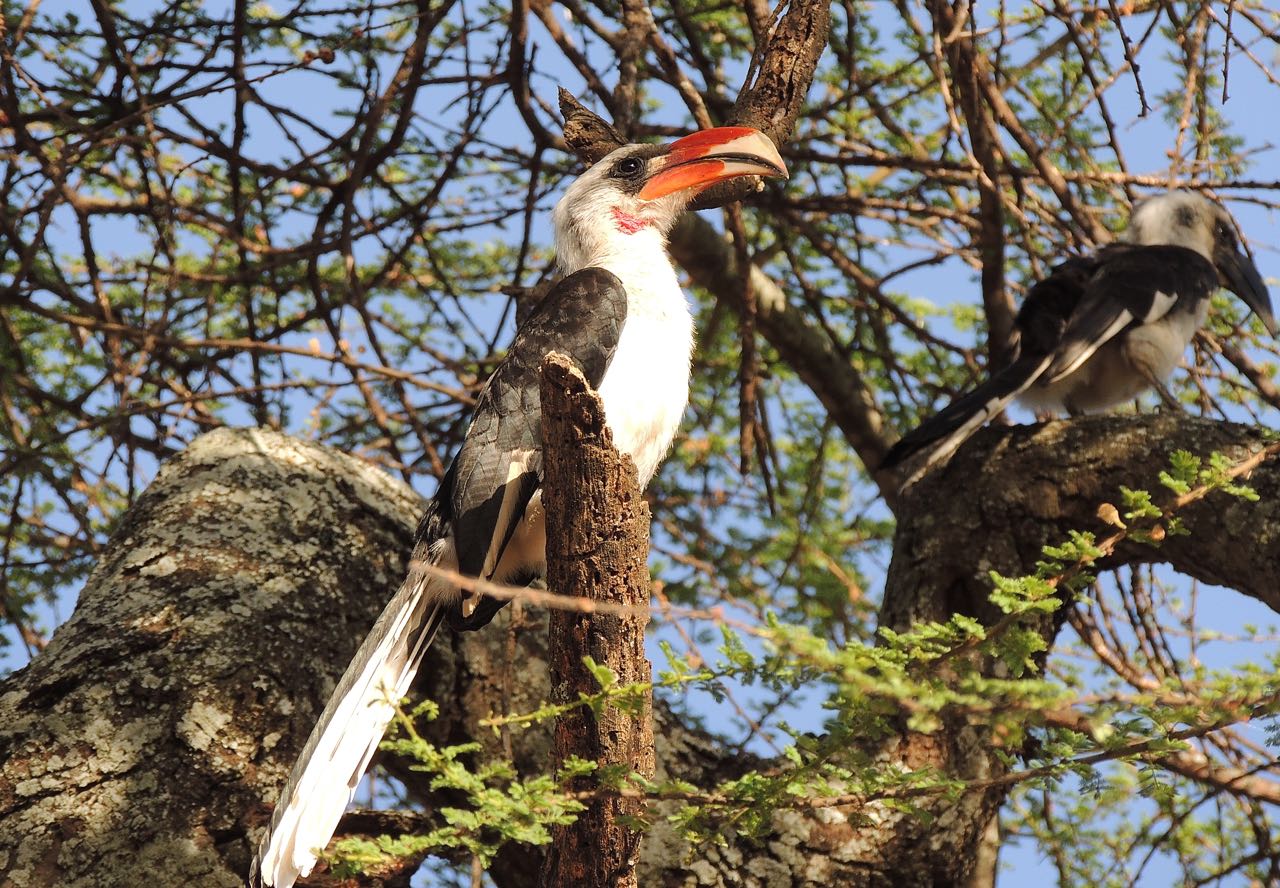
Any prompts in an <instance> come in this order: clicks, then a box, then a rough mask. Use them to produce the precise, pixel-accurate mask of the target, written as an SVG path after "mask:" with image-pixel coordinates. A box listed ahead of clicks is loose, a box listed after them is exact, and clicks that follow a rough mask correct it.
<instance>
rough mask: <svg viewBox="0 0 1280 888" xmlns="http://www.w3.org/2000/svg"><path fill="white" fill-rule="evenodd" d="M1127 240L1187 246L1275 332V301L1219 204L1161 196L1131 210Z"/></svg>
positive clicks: (1188, 194) (1180, 194) (1183, 195)
mask: <svg viewBox="0 0 1280 888" xmlns="http://www.w3.org/2000/svg"><path fill="white" fill-rule="evenodd" d="M1122 239H1123V240H1125V241H1127V242H1128V243H1132V244H1142V245H1147V246H1157V245H1162V246H1172V247H1185V248H1186V249H1188V250H1195V251H1196V252H1197V253H1199V254H1200V255H1201V256H1203V257H1204V258H1206V259H1208V260H1209V261H1210V262H1212V263H1213V266H1214V268H1216V269H1217V270H1218V278H1219V280H1220V281H1221V283H1222V286H1224V287H1226V288H1227V289H1228V290H1231V291H1232V292H1233V293H1235V294H1236V295H1237V296H1239V297H1240V298H1241V299H1242V300H1244V303H1245V304H1246V305H1248V306H1249V308H1251V309H1253V311H1254V313H1255V314H1256V315H1257V316H1258V317H1259V318H1261V319H1262V323H1263V325H1264V326H1266V328H1267V331H1268V332H1270V333H1271V335H1273V336H1274V335H1275V334H1276V322H1275V318H1274V316H1273V315H1272V313H1271V298H1270V296H1269V295H1268V294H1267V288H1266V285H1265V284H1263V282H1262V275H1260V274H1259V273H1258V269H1257V267H1256V266H1255V265H1254V264H1253V260H1252V259H1250V258H1249V257H1248V255H1246V254H1245V252H1244V251H1243V250H1242V249H1241V248H1240V242H1239V238H1238V237H1237V236H1236V223H1235V220H1234V219H1232V218H1231V214H1230V213H1228V212H1227V211H1226V209H1224V208H1223V207H1222V205H1221V204H1219V203H1217V202H1216V201H1212V200H1210V199H1209V198H1207V197H1205V196H1204V195H1203V194H1199V193H1197V192H1195V191H1170V192H1167V193H1165V194H1157V195H1155V196H1154V197H1149V198H1147V199H1146V200H1144V201H1142V202H1140V203H1139V204H1138V205H1137V206H1135V207H1134V208H1133V217H1132V218H1131V219H1130V220H1129V228H1128V230H1127V231H1125V233H1124V236H1123V238H1122Z"/></svg>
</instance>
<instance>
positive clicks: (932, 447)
mask: <svg viewBox="0 0 1280 888" xmlns="http://www.w3.org/2000/svg"><path fill="white" fill-rule="evenodd" d="M1052 360H1053V356H1052V355H1025V354H1024V355H1022V356H1021V357H1019V358H1018V359H1017V360H1016V361H1014V362H1013V363H1012V364H1010V365H1009V366H1008V367H1005V368H1004V369H1003V370H1001V371H1000V372H999V373H997V374H996V375H995V376H992V377H991V378H990V379H988V380H987V381H986V382H984V383H982V384H981V385H979V386H978V387H977V388H976V389H974V390H973V391H971V392H969V393H968V394H966V395H961V396H960V397H959V398H956V400H954V401H952V402H951V403H950V404H948V405H947V406H946V407H945V408H943V409H942V410H941V411H940V412H939V413H937V414H935V415H934V416H932V417H930V418H929V419H927V420H925V421H924V422H923V423H921V424H920V425H919V426H917V427H916V428H915V429H913V430H912V431H910V432H908V433H907V434H906V435H905V436H904V437H903V438H902V439H901V440H900V441H898V443H896V444H894V445H893V447H891V448H890V449H889V452H888V453H887V454H885V458H884V460H883V461H882V462H881V463H880V468H882V469H891V468H894V467H895V466H897V465H900V464H901V463H903V462H905V461H906V460H908V459H910V458H911V457H913V456H915V455H916V454H918V453H920V452H921V451H926V450H927V455H926V456H925V457H924V458H923V459H922V460H921V461H920V463H919V464H918V465H917V466H916V468H915V469H914V470H913V471H912V473H911V474H910V475H908V476H907V478H906V479H904V481H903V484H902V486H903V487H906V486H907V485H910V484H914V483H915V482H916V481H917V480H919V478H920V477H921V476H922V475H924V473H925V472H927V471H928V470H929V469H930V468H931V467H933V466H934V465H936V464H937V463H939V462H941V461H942V460H944V459H946V458H947V457H949V456H950V455H951V454H952V453H954V452H955V451H956V449H957V448H959V446H960V445H961V444H963V443H964V442H965V441H966V440H968V439H969V436H970V435H972V434H973V433H974V432H976V431H977V430H978V429H979V428H981V427H982V426H983V425H985V424H986V423H987V422H988V421H989V420H990V419H991V418H992V417H993V416H995V415H996V414H997V413H999V412H1000V411H1001V410H1003V409H1004V408H1005V407H1007V406H1008V404H1009V402H1010V401H1012V400H1013V399H1014V398H1016V397H1017V396H1018V395H1019V394H1021V393H1022V392H1023V391H1025V390H1026V389H1027V387H1028V386H1030V385H1031V384H1032V383H1033V382H1035V381H1036V379H1037V378H1039V376H1040V374H1041V373H1043V372H1044V370H1045V368H1046V367H1048V366H1049V364H1050V363H1051V362H1052Z"/></svg>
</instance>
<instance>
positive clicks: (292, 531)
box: [0, 415, 1280, 888]
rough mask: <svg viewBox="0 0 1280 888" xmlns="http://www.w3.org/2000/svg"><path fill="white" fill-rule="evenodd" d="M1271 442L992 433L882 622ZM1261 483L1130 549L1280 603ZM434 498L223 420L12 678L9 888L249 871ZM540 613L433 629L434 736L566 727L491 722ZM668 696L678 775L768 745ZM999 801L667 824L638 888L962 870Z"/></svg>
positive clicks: (666, 723) (542, 689) (1, 806)
mask: <svg viewBox="0 0 1280 888" xmlns="http://www.w3.org/2000/svg"><path fill="white" fill-rule="evenodd" d="M1262 442H1263V433H1262V432H1261V431H1260V430H1257V429H1253V428H1247V427H1243V426H1237V425H1231V424H1223V423H1213V422H1207V421H1203V420H1195V419H1191V418H1188V417H1185V416H1179V415H1158V416H1145V417H1133V416H1125V417H1104V418H1091V419H1085V420H1076V421H1070V422H1055V423H1049V424H1045V425H1037V426H1022V427H1015V428H1013V429H1006V428H993V429H988V430H985V431H983V432H981V433H979V434H978V435H977V436H975V437H974V438H973V439H972V440H971V441H970V442H969V443H967V444H966V445H965V446H964V447H963V448H962V449H961V450H960V452H959V453H958V454H957V455H956V457H955V458H954V459H953V460H952V462H951V463H950V464H948V465H947V466H945V467H944V468H942V469H941V470H940V471H938V472H936V473H935V474H934V475H932V476H930V477H928V478H926V479H925V480H924V481H923V482H921V484H920V485H918V486H917V487H916V488H915V489H914V490H913V491H911V492H910V493H909V495H908V496H907V497H905V498H904V501H903V505H902V508H901V510H900V529H899V535H898V540H897V546H896V549H895V555H894V560H893V563H892V565H891V568H890V572H889V579H888V587H887V589H886V592H885V609H884V613H883V620H884V623H885V625H891V626H903V625H906V624H907V623H909V622H911V621H912V620H915V619H933V618H944V617H946V616H947V615H949V614H950V613H952V612H953V611H963V612H967V613H974V614H978V615H979V616H980V617H982V618H983V619H984V620H988V621H989V620H990V619H992V618H993V616H994V615H993V614H992V613H991V612H990V608H988V606H987V605H986V589H987V586H986V579H985V577H986V571H987V570H989V569H996V570H1001V571H1004V572H1008V573H1018V572H1022V571H1025V570H1026V569H1028V566H1029V565H1030V564H1031V563H1032V562H1033V561H1034V559H1035V558H1036V557H1037V556H1038V554H1039V549H1040V546H1041V545H1043V544H1044V543H1046V542H1057V541H1059V540H1061V539H1062V538H1063V536H1064V534H1065V532H1066V531H1067V530H1068V529H1078V528H1085V529H1091V528H1092V529H1096V528H1097V519H1096V518H1095V517H1094V515H1095V511H1096V509H1097V506H1098V504H1099V503H1101V502H1104V501H1112V502H1114V501H1115V499H1116V496H1117V490H1118V488H1119V485H1121V484H1126V485H1128V486H1130V487H1147V488H1150V489H1152V490H1153V491H1158V490H1159V489H1160V488H1159V486H1158V483H1157V481H1156V473H1157V472H1158V471H1159V470H1160V469H1161V468H1163V467H1164V466H1165V465H1166V464H1167V456H1168V454H1169V453H1170V452H1172V451H1173V450H1175V449H1185V450H1189V451H1192V452H1193V453H1197V454H1201V455H1207V454H1209V453H1211V452H1213V451H1215V450H1216V451H1223V452H1225V453H1227V454H1229V455H1231V456H1240V455H1242V454H1244V453H1246V452H1248V451H1251V450H1256V449H1257V448H1258V447H1260V446H1262ZM1249 483H1250V484H1252V485H1253V486H1254V488H1255V489H1257V490H1258V492H1259V493H1260V494H1261V496H1262V499H1261V501H1260V502H1257V503H1248V502H1244V501H1242V500H1237V499H1233V498H1230V497H1228V496H1225V495H1222V494H1213V495H1211V496H1210V497H1209V498H1207V499H1206V500H1204V501H1203V502H1200V503H1196V504H1194V505H1192V506H1189V507H1188V508H1186V509H1185V510H1183V511H1182V512H1181V513H1180V514H1181V515H1182V517H1183V519H1184V520H1185V522H1186V525H1187V527H1188V529H1189V530H1190V531H1191V534H1190V535H1189V536H1186V537H1171V538H1169V539H1168V540H1166V541H1165V544H1164V545H1163V546H1162V547H1161V548H1159V549H1153V548H1151V547H1148V546H1140V545H1130V546H1122V547H1121V548H1120V549H1119V550H1118V552H1117V555H1116V559H1115V560H1116V561H1117V562H1129V563H1133V562H1139V561H1153V560H1163V561H1169V562H1171V563H1172V564H1173V565H1174V566H1175V567H1176V568H1177V569H1179V570H1181V571H1184V572H1186V573H1187V574H1189V575H1192V576H1195V577H1198V578H1201V579H1204V580H1206V581H1211V582H1215V583H1222V584H1225V585H1228V586H1232V587H1234V588H1237V589H1239V590H1240V591H1241V592H1243V593H1244V594H1247V595H1251V596H1253V597H1256V598H1258V599H1259V600H1260V601H1263V602H1265V603H1267V604H1268V605H1269V606H1271V607H1273V608H1276V609H1280V600H1278V599H1277V594H1276V589H1277V588H1280V582H1278V580H1280V545H1277V535H1278V534H1280V469H1278V468H1277V466H1276V465H1275V464H1274V463H1267V464H1264V465H1263V466H1261V467H1260V468H1259V469H1258V470H1257V471H1256V472H1255V473H1254V475H1253V477H1252V478H1250V479H1249ZM944 489H945V490H947V491H952V492H954V491H955V490H964V491H966V492H967V495H966V496H963V497H956V496H942V495H941V492H942V491H943V490H944ZM418 508H419V503H418V501H417V499H416V497H415V496H414V495H413V494H412V493H411V492H410V491H409V490H408V489H407V488H405V487H403V486H402V485H400V484H399V483H398V482H396V481H394V480H392V479H390V478H388V477H386V476H384V475H383V474H382V473H380V472H378V471H376V470H374V469H372V468H370V467H369V466H367V465H365V464H364V463H362V462H360V461H359V460H356V459H353V458H350V457H346V456H343V455H341V454H338V453H335V452H334V451H331V450H327V449H325V448H322V447H317V446H314V445H311V444H307V443H304V442H299V441H296V440H293V439H290V438H287V437H285V436H282V435H279V434H276V433H272V432H264V431H229V430H224V431H219V432H215V433H212V434H210V435H207V436H205V437H203V438H201V439H199V440H197V441H196V442H194V443H193V444H192V446H191V447H190V448H189V449H188V450H187V451H186V452H185V453H184V454H182V455H181V456H180V457H178V458H176V459H175V460H173V461H172V462H171V463H170V464H168V465H167V466H166V467H165V469H164V471H163V472H162V473H161V476H160V477H159V478H158V479H157V480H156V482H155V483H154V484H153V485H152V486H151V488H150V489H149V490H148V491H147V493H146V494H145V495H144V496H143V497H142V499H140V500H139V502H138V503H137V505H136V506H135V507H134V508H133V509H132V510H130V512H129V514H128V515H127V516H126V517H125V519H124V521H123V523H122V525H121V527H120V529H119V531H118V532H117V533H116V534H115V536H114V537H113V538H112V541H111V543H110V544H109V546H108V548H107V550H106V552H105V554H104V556H103V558H102V561H101V563H100V564H99V566H98V569H97V570H96V571H95V572H94V574H93V577H92V578H91V579H90V581H89V583H88V585H87V586H86V588H85V590H84V592H83V593H82V594H81V597H80V603H79V605H78V606H77V609H76V612H75V614H74V615H73V616H72V618H71V619H70V620H69V621H68V622H67V623H66V625H64V626H63V627H62V628H61V629H60V630H59V631H58V633H57V635H56V636H55V638H54V641H53V642H52V643H51V644H50V646H49V648H48V649H47V650H46V651H45V652H44V653H43V654H41V655H40V656H39V657H37V658H36V659H35V660H34V661H33V662H32V664H31V665H30V666H29V667H28V668H26V669H24V670H22V671H21V672H18V673H16V674H14V675H12V676H10V677H9V678H8V679H6V680H5V681H4V682H3V683H0V885H4V886H16V888H25V886H52V885H58V886H94V888H98V886H107V888H110V886H116V885H119V886H130V888H132V886H135V885H142V884H162V885H201V886H219V885H227V886H232V885H238V884H239V880H240V878H241V875H242V874H243V873H244V872H245V869H246V867H247V865H248V861H249V854H250V849H251V847H252V842H254V841H256V839H257V837H258V833H259V832H260V830H261V828H262V826H263V825H264V823H265V819H266V816H267V813H268V810H269V809H268V805H269V804H270V803H271V802H272V801H273V800H274V797H275V793H276V791H277V790H278V788H279V785H280V783H281V782H283V780H284V778H285V775H286V773H287V771H288V768H289V766H290V764H291V763H292V760H293V756H294V755H295V754H296V753H297V750H298V749H299V747H300V746H301V744H302V742H303V741H304V740H305V738H306V735H307V732H308V731H309V730H310V727H311V722H312V719H314V717H315V715H316V713H317V712H318V711H319V708H320V707H321V705H322V704H323V702H324V700H325V698H326V696H327V695H328V693H329V690H330V689H331V688H332V685H333V682H334V681H335V680H336V679H337V677H338V675H339V674H340V673H341V671H342V669H343V667H344V666H345V665H346V661H347V658H348V657H349V656H350V654H351V653H352V651H353V650H354V648H355V646H356V645H357V643H358V642H359V640H360V638H361V637H362V635H363V633H364V632H365V631H366V629H367V628H368V626H369V624H370V623H371V622H372V620H373V618H374V616H375V615H376V613H377V611H378V609H379V608H380V607H381V605H382V603H383V602H384V601H385V599H386V596H388V595H390V594H391V591H392V590H393V589H394V587H395V585H396V584H397V583H398V581H399V579H400V575H401V572H402V570H403V553H405V552H407V551H408V548H409V544H410V540H411V534H412V528H413V523H414V521H415V519H416V517H417V514H416V513H417V511H418ZM1241 552H1247V553H1249V557H1248V558H1242V557H1240V553H1241ZM544 626H545V619H544V618H543V617H542V615H540V614H539V615H536V617H535V616H534V615H533V614H531V613H530V612H529V611H528V609H523V610H522V609H521V608H520V607H519V606H518V605H513V606H512V607H508V608H506V609H504V611H503V613H502V614H501V615H500V616H499V618H498V620H496V621H495V623H494V625H493V626H492V627H490V628H489V629H487V630H486V631H484V632H477V633H470V634H468V635H467V636H466V637H465V638H461V639H458V638H453V637H449V636H445V637H442V638H441V639H440V640H439V641H438V642H437V643H436V645H435V646H434V647H433V649H432V652H431V656H430V658H429V659H428V662H427V664H426V666H425V667H424V670H423V673H422V682H421V683H420V686H421V687H422V688H424V689H425V690H426V691H427V692H428V693H430V694H431V695H432V696H433V697H434V698H435V699H437V700H439V701H440V702H441V703H442V707H443V712H442V715H441V718H440V719H439V720H438V721H436V722H433V723H432V724H431V725H429V729H430V731H431V735H432V738H433V739H435V740H440V741H444V740H447V741H450V742H458V741H462V740H466V739H469V738H475V739H476V740H478V741H480V742H482V743H484V744H486V745H487V747H488V748H489V749H491V750H494V751H496V752H501V753H504V754H509V755H511V756H513V757H514V758H515V760H516V761H517V763H518V764H519V765H520V766H521V767H522V768H525V769H529V770H532V769H535V768H544V767H545V766H546V764H547V763H548V762H549V761H550V760H551V744H550V732H549V731H545V730H543V731H536V730H535V731H524V732H517V733H513V734H511V735H502V736H498V737H495V736H494V735H493V733H492V731H489V730H487V729H482V728H481V727H480V726H479V725H478V721H479V720H480V719H481V718H483V717H484V716H486V715H487V714H489V713H490V712H493V711H508V710H512V709H515V710H520V709H523V710H526V711H527V710H528V709H530V708H533V707H534V706H536V705H537V703H538V702H539V701H540V700H544V699H547V697H548V695H549V692H550V691H549V687H548V684H547V678H546V676H547V668H546V662H547V652H546V634H545V630H544V629H543V627H544ZM1054 628H1055V627H1053V626H1052V625H1047V626H1046V627H1045V631H1046V633H1049V634H1052V632H1053V631H1054ZM655 715H656V723H657V726H658V727H657V737H656V740H657V755H658V762H657V769H658V774H659V776H660V777H665V776H679V777H682V778H684V779H686V780H690V781H692V782H694V783H695V784H699V785H709V784H712V783H714V782H715V781H717V780H722V779H726V778H729V777H733V776H737V775H738V774H740V773H741V772H742V771H743V770H744V769H747V768H750V767H753V766H756V765H757V764H760V763H757V762H753V761H750V760H743V759H741V758H739V757H737V756H729V755H728V754H726V753H725V752H724V751H723V750H721V749H720V748H719V747H718V745H717V744H716V743H715V742H714V741H712V740H710V739H709V738H708V737H706V736H705V735H703V734H701V733H699V732H697V731H692V730H689V729H687V728H686V727H684V726H682V725H681V724H680V723H679V722H678V720H676V719H675V718H673V717H672V716H671V715H670V714H669V713H668V712H666V711H665V710H664V709H663V708H662V707H661V706H658V707H656V712H655ZM879 755H880V757H881V759H882V760H883V761H885V762H887V763H893V762H903V763H909V764H911V765H913V766H917V767H919V766H923V765H927V764H933V765H936V766H938V767H940V768H942V769H943V770H945V771H947V772H949V773H953V774H959V775H964V776H969V777H981V776H992V775H994V774H996V773H998V764H997V762H996V761H995V759H994V758H993V757H992V755H991V749H990V744H989V743H987V742H985V738H984V737H983V735H982V734H981V732H980V731H977V730H975V729H973V728H972V727H964V726H951V727H949V728H948V729H946V730H944V731H942V732H939V733H936V734H933V735H911V734H908V733H906V732H904V733H903V734H902V735H901V736H900V737H898V738H895V740H894V741H893V742H891V743H887V744H885V745H884V746H883V747H882V748H881V749H880V750H879ZM411 788H415V789H420V788H418V787H411ZM424 792H425V791H424ZM1001 800H1002V795H1001V794H1000V793H999V792H998V791H992V792H988V793H981V794H973V795H971V796H969V797H966V798H963V799H961V800H960V801H958V802H950V803H941V802H940V803H937V804H936V805H934V813H935V814H936V815H937V819H936V820H934V821H932V822H929V823H925V822H922V821H919V820H916V819H913V818H903V817H898V816H896V815H894V814H893V813H892V812H889V811H885V810H881V809H880V808H878V807H873V808H872V809H870V810H867V809H864V810H860V811H846V810H833V809H823V810H817V811H806V810H801V809H798V810H784V811H779V812H778V813H777V814H775V816H774V818H773V828H774V832H773V834H772V835H771V836H769V838H768V839H767V840H766V841H764V842H762V843H760V844H750V843H747V842H742V841H735V840H733V839H732V837H731V838H730V841H729V843H728V845H726V846H724V847H700V848H697V849H696V850H695V851H694V852H693V853H692V854H690V849H688V848H687V847H685V846H684V845H683V844H682V843H681V842H680V840H679V838H678V837H677V836H674V835H672V834H671V832H670V830H668V829H665V828H664V827H663V825H662V824H661V823H659V826H658V828H656V829H655V830H654V831H653V832H652V833H650V834H649V836H648V837H647V838H646V840H645V843H644V847H643V849H642V857H641V863H640V872H639V883H640V884H642V885H646V886H648V885H659V886H804V885H826V886H830V885H855V886H856V885H959V884H962V883H963V881H964V879H965V878H966V874H967V873H968V872H969V871H970V869H971V866H972V864H973V861H974V859H975V850H976V848H977V845H978V843H979V841H980V838H981V836H982V834H983V830H984V829H985V827H986V824H987V823H988V822H989V819H990V817H989V815H990V812H991V811H993V810H994V809H995V808H996V807H997V806H998V805H999V803H1000V801H1001ZM867 815H869V819H866V816H867ZM349 820H351V821H352V823H351V824H350V825H349V827H348V828H354V829H362V828H365V829H367V828H370V827H368V826H365V825H363V824H364V823H365V822H366V821H361V820H359V819H358V818H349ZM537 871H538V870H537V865H536V858H535V859H534V860H531V859H530V857H529V849H513V850H512V851H511V853H509V854H507V855H505V856H504V857H503V858H502V859H501V860H500V861H499V862H498V864H497V865H496V866H495V867H494V869H493V870H492V873H491V874H492V876H493V877H494V880H495V881H496V882H497V884H498V885H500V886H502V888H508V886H512V888H514V886H528V885H533V884H536V882H537V879H536V873H537ZM362 884H376V883H375V882H371V881H367V880H366V881H364V882H363V883H362Z"/></svg>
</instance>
